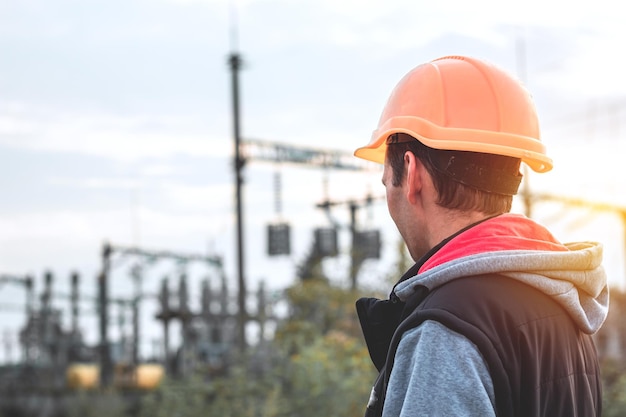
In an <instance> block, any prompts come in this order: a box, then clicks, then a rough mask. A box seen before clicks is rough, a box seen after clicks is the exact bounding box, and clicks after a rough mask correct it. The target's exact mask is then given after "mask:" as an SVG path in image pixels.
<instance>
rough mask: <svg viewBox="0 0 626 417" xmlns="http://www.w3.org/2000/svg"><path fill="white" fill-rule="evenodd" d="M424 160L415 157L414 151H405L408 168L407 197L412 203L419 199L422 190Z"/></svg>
mask: <svg viewBox="0 0 626 417" xmlns="http://www.w3.org/2000/svg"><path fill="white" fill-rule="evenodd" d="M423 168H424V165H422V161H420V160H419V159H417V158H416V157H415V154H414V153H413V152H408V151H407V152H405V153H404V169H405V170H406V172H405V174H406V177H405V178H406V186H407V188H406V198H407V200H408V201H409V202H410V203H415V202H416V201H417V198H418V195H419V193H420V192H421V191H422V182H423V180H424V179H423V175H424V174H423Z"/></svg>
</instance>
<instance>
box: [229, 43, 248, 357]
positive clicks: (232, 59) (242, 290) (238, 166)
mask: <svg viewBox="0 0 626 417" xmlns="http://www.w3.org/2000/svg"><path fill="white" fill-rule="evenodd" d="M228 63H229V65H230V70H231V81H232V105H233V138H234V140H235V159H234V163H233V167H234V170H235V206H236V213H237V214H236V215H237V282H238V285H239V288H238V293H237V303H238V313H237V331H238V337H237V344H238V347H239V351H240V353H242V354H243V353H245V351H246V345H247V343H246V323H247V320H248V313H247V309H246V278H245V271H244V250H243V249H244V245H243V234H244V233H243V209H242V206H243V204H242V201H241V200H242V187H243V175H242V170H243V167H244V165H245V159H244V158H243V157H242V156H241V132H240V129H239V127H240V122H239V70H240V69H241V64H242V60H241V57H240V56H239V54H238V53H237V52H233V53H232V54H231V55H230V56H229V58H228Z"/></svg>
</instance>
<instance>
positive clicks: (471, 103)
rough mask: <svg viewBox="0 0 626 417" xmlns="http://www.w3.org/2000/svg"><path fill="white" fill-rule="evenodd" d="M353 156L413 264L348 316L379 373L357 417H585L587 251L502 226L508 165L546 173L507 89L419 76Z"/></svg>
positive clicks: (593, 267) (529, 224)
mask: <svg viewBox="0 0 626 417" xmlns="http://www.w3.org/2000/svg"><path fill="white" fill-rule="evenodd" d="M355 155H356V156H357V157H360V158H364V159H367V160H371V161H375V162H379V163H383V164H384V169H383V176H382V182H383V185H384V187H385V189H386V195H387V205H388V208H389V213H390V215H391V217H392V219H393V220H394V222H395V224H396V226H397V228H398V230H399V232H400V234H401V236H402V238H403V239H404V241H405V243H406V245H407V248H408V250H409V253H410V254H411V256H412V258H413V259H414V260H415V262H416V263H415V265H414V266H413V267H411V268H410V269H409V270H408V271H407V272H406V273H405V274H404V275H403V276H402V277H400V279H399V281H398V283H397V284H396V285H395V286H394V288H393V291H392V292H391V294H390V296H389V299H387V300H377V299H374V298H363V299H360V300H358V301H357V311H358V314H359V319H360V321H361V325H362V329H363V334H364V336H365V340H366V342H367V345H368V349H369V352H370V356H371V358H372V361H373V362H374V365H375V366H376V367H377V368H378V370H379V371H380V375H379V377H378V379H377V380H376V382H375V384H374V388H373V390H372V394H371V397H370V400H369V404H368V406H367V411H366V416H381V415H382V416H383V417H396V416H403V417H408V416H499V417H501V416H587V417H588V416H599V415H600V412H601V405H602V398H601V380H600V370H599V365H598V359H597V354H596V349H595V346H594V342H593V340H592V336H591V335H592V334H594V333H595V332H596V331H598V329H599V328H600V326H601V325H602V323H603V322H604V320H605V318H606V315H607V312H608V287H607V280H606V275H605V272H604V269H603V267H602V265H601V262H602V246H601V245H600V244H598V243H593V242H582V243H571V244H563V243H561V242H559V241H558V240H557V239H556V238H555V237H553V235H552V234H551V233H550V232H549V231H548V230H546V228H544V227H543V226H541V225H539V224H538V223H536V222H534V221H533V220H531V219H529V218H527V217H525V216H523V215H517V214H511V213H510V210H511V204H512V198H513V195H515V194H516V192H517V191H518V187H519V185H520V182H521V179H522V175H521V174H520V164H521V162H524V163H525V164H527V165H528V166H529V167H530V168H532V169H533V170H534V171H536V172H546V171H548V170H550V169H551V168H552V160H551V159H550V158H549V157H548V156H546V152H545V148H544V145H543V144H542V142H541V141H540V135H539V124H538V121H537V115H536V110H535V106H534V103H533V101H532V98H531V96H530V95H529V93H528V92H527V90H526V89H525V88H524V87H523V86H522V85H521V83H520V82H518V81H517V80H516V79H515V78H514V77H512V76H510V75H509V74H507V73H506V72H504V71H503V70H501V69H499V68H498V67H496V66H494V65H493V64H490V63H487V62H485V61H482V60H479V59H474V58H470V57H463V56H448V57H444V58H440V59H436V60H434V61H432V62H429V63H426V64H423V65H420V66H418V67H416V68H414V69H413V70H411V71H410V72H409V73H408V74H407V75H406V76H405V77H404V78H403V79H402V80H401V81H400V82H399V83H398V85H397V86H396V87H395V89H394V90H393V92H392V94H391V96H390V98H389V100H388V102H387V104H386V106H385V108H384V110H383V113H382V116H381V118H380V122H379V125H378V128H377V129H376V130H375V131H374V134H373V136H372V140H371V142H370V143H369V144H368V145H367V146H364V147H361V148H359V149H357V150H356V151H355Z"/></svg>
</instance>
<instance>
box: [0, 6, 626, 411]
mask: <svg viewBox="0 0 626 417" xmlns="http://www.w3.org/2000/svg"><path fill="white" fill-rule="evenodd" d="M622 20H623V19H622V18H621V16H620V13H619V12H618V10H617V9H616V5H615V4H614V2H612V1H609V0H599V1H596V2H593V4H591V3H583V2H566V1H560V0H556V1H551V2H545V1H544V2H541V1H538V0H531V1H526V2H502V1H495V0H493V1H490V0H478V1H474V2H464V1H440V2H425V1H408V0H407V1H403V0H390V1H386V2H380V1H372V0H362V1H358V2H357V1H341V2H338V1H329V0H318V1H309V0H300V1H297V2H296V1H285V0H282V1H281V0H239V1H237V0H230V1H228V0H124V1H121V0H108V1H100V0H92V1H89V2H85V1H82V2H79V1H76V0H47V1H43V0H2V2H0V173H1V174H2V175H0V190H1V195H0V201H1V202H2V204H0V331H1V333H0V340H1V341H2V343H1V344H0V364H2V367H1V370H2V373H1V374H0V389H2V390H4V394H5V395H3V397H5V398H8V399H7V400H6V401H4V402H3V404H2V407H3V408H2V410H3V411H4V412H5V414H6V415H7V416H8V415H71V412H72V411H71V410H76V409H80V404H83V403H80V401H79V400H81V399H84V398H83V397H80V398H79V399H78V400H76V401H78V403H77V404H79V405H76V406H75V407H74V408H72V407H70V406H68V405H67V403H66V402H65V400H62V399H63V398H69V397H72V398H78V397H77V395H78V394H77V393H78V392H81V393H83V392H87V393H88V394H87V395H97V396H98V398H100V399H102V398H105V400H103V401H102V402H103V405H102V407H100V408H101V409H104V410H105V411H106V413H108V414H106V415H114V414H115V413H117V412H118V411H115V412H114V411H112V410H111V409H107V408H106V407H105V405H107V404H108V405H110V404H112V403H117V401H118V400H119V398H118V397H115V398H116V400H115V401H109V400H110V398H109V397H106V395H113V394H112V392H114V391H111V390H112V389H113V388H116V389H118V390H120V391H119V392H126V393H127V392H133V393H135V394H136V395H134V396H132V400H131V403H132V404H134V406H133V407H130V408H129V407H128V406H127V403H125V402H124V401H122V400H120V401H121V402H120V404H122V405H121V406H120V407H121V408H120V410H122V411H119V413H124V412H128V413H134V415H139V414H140V413H141V412H143V413H148V412H150V413H152V414H151V415H157V414H155V413H156V411H155V410H157V409H159V407H160V410H161V411H162V412H165V411H163V410H166V409H167V408H166V407H165V406H164V405H163V404H164V403H163V402H161V403H158V402H155V403H154V404H157V403H158V404H160V405H159V407H157V408H150V403H148V405H146V404H147V403H146V402H145V398H149V399H151V401H152V400H154V397H150V396H148V397H146V396H145V395H144V394H145V392H154V391H155V390H161V391H160V395H161V397H159V398H161V400H162V401H165V400H163V398H166V399H167V398H168V396H167V395H166V394H164V392H166V393H169V394H168V395H173V398H181V397H184V398H188V395H189V392H191V391H193V392H197V390H198V389H199V388H198V386H201V387H204V388H202V389H207V390H209V391H210V392H204V391H203V393H202V395H201V397H202V398H203V400H202V401H200V402H199V404H201V406H198V407H199V409H204V410H206V407H208V406H207V405H206V404H207V403H209V404H213V405H211V406H214V407H217V405H216V404H218V403H219V401H217V400H215V399H216V398H220V399H224V398H230V397H228V395H232V396H234V397H235V398H249V399H254V401H253V400H251V401H252V402H251V404H252V405H250V409H248V408H245V409H239V410H238V411H232V409H228V410H230V411H224V410H226V408H225V409H221V410H222V411H220V412H221V413H222V414H221V415H231V414H228V413H229V412H230V413H232V415H239V416H243V415H276V416H278V415H293V414H289V413H293V410H300V411H299V412H300V414H297V415H303V416H304V415H305V414H304V411H301V410H304V409H306V408H307V406H306V404H305V403H298V404H291V403H289V399H292V398H295V397H298V395H300V397H301V398H302V396H303V394H302V393H300V394H297V393H298V391H297V390H295V388H293V387H294V386H295V387H298V386H300V385H298V383H296V382H294V381H300V382H302V381H301V380H300V379H297V375H298V374H297V372H296V371H294V369H300V368H298V365H297V364H294V362H293V360H294V358H295V357H298V358H300V359H299V360H302V358H306V357H307V356H306V354H305V353H306V352H309V351H307V350H306V349H304V347H305V346H308V347H311V346H313V348H314V347H315V346H316V345H315V343H313V342H312V341H320V340H321V341H322V342H320V343H322V345H323V347H322V348H320V349H321V350H318V351H315V352H318V353H319V352H325V354H326V355H327V356H328V357H329V358H333V357H335V358H340V357H343V356H342V355H345V357H346V358H351V359H346V361H345V362H346V363H352V362H350V361H351V360H354V358H359V360H362V361H363V362H358V364H357V365H355V366H356V368H349V369H344V370H343V371H342V372H344V379H343V380H342V382H341V384H344V385H345V384H347V386H345V387H344V388H345V389H346V392H349V393H352V395H354V396H355V399H354V404H352V403H350V402H349V401H347V402H346V401H344V403H350V407H352V408H351V409H350V410H342V411H338V410H337V409H329V410H327V411H328V415H360V414H361V411H362V409H363V407H364V404H365V403H366V402H367V394H368V393H369V388H370V380H369V379H367V378H370V377H371V378H373V376H372V375H371V372H373V371H372V370H371V369H369V368H367V367H368V366H369V365H368V364H367V352H366V351H364V350H363V346H362V341H361V340H360V338H359V337H360V336H359V335H358V329H357V330H355V326H356V323H354V322H353V321H354V320H355V318H354V317H353V315H354V313H353V311H352V310H351V309H352V305H353V302H354V300H355V299H356V297H357V296H358V295H360V294H367V295H372V294H378V295H380V294H382V295H383V296H384V295H385V294H386V293H388V291H389V290H390V288H391V285H392V283H393V279H394V277H397V276H398V272H399V271H400V270H401V269H402V267H403V266H404V265H406V264H407V263H408V259H407V258H406V253H404V249H403V246H402V244H401V242H400V238H399V235H398V233H397V230H396V228H395V225H393V223H392V222H391V220H390V219H389V216H388V214H387V209H386V206H385V202H384V198H383V196H384V190H383V187H382V185H381V183H380V176H381V172H382V170H381V167H379V166H372V165H369V164H365V163H363V162H360V161H358V160H356V159H355V158H352V157H351V153H352V151H353V150H354V149H355V148H356V147H358V146H362V145H363V144H365V143H367V142H368V141H369V138H370V134H371V132H372V130H374V129H375V127H376V125H377V121H378V117H379V115H380V112H381V111H382V108H383V106H384V104H385V101H386V100H387V97H388V96H389V94H390V92H391V90H392V89H393V87H394V86H395V84H396V83H397V82H398V81H399V80H400V78H401V77H402V76H403V75H404V74H405V73H406V72H408V71H409V70H410V69H411V68H413V67H414V66H416V65H418V64H421V63H423V62H426V61H429V60H432V59H435V58H438V57H440V56H444V55H458V54H460V55H471V56H476V57H479V58H484V59H487V60H490V61H492V62H494V63H495V64H497V65H499V66H501V67H503V68H505V69H507V70H508V71H510V72H511V73H513V74H515V75H516V76H518V77H519V78H520V79H521V80H522V81H523V82H524V83H525V84H526V85H527V86H528V88H529V90H530V91H531V92H532V94H533V96H534V99H535V101H536V105H537V109H538V112H539V116H540V123H541V127H542V135H543V137H542V140H543V142H544V143H545V144H546V147H547V150H548V154H549V155H550V156H551V157H552V158H553V159H554V162H555V165H554V169H553V170H552V171H551V172H549V173H547V174H541V175H539V174H534V173H532V172H528V173H526V177H525V183H524V192H523V193H521V194H520V195H519V196H517V197H516V199H515V204H514V211H515V212H519V213H524V214H526V215H528V216H530V217H532V218H534V219H535V220H537V221H538V222H539V223H541V224H543V225H545V226H547V227H548V228H549V229H550V230H551V231H552V232H553V233H554V235H555V236H556V237H557V238H558V239H559V240H561V241H564V242H569V241H575V240H593V241H600V242H602V243H603V245H604V250H605V267H606V269H607V272H608V274H609V279H610V283H611V286H612V289H613V294H614V296H615V297H620V296H621V291H622V290H623V287H624V284H625V282H624V281H625V280H624V278H625V276H624V275H625V269H624V264H625V262H626V258H625V253H626V249H625V241H624V235H625V232H624V230H625V229H624V227H625V225H624V222H625V221H626V214H625V213H626V197H625V196H624V187H625V185H624V182H623V180H622V178H623V173H622V171H621V168H622V167H623V165H624V163H623V158H624V155H626V149H625V148H626V145H625V141H624V140H623V137H624V135H626V83H625V82H624V81H623V78H624V76H623V74H625V73H626V58H624V56H623V54H621V49H622V43H623V40H624V39H626V28H625V27H624V25H623V22H622ZM237 178H240V181H239V182H238V181H237ZM237 196H239V198H237ZM320 281H321V282H323V283H324V285H322V286H321V287H320V286H319V285H318V284H319V282H320ZM309 285H312V287H309ZM313 295H315V296H316V297H317V298H315V297H313V298H311V297H312V296H313ZM319 299H325V300H333V303H334V304H333V303H331V305H330V306H329V305H326V306H324V307H320V306H319ZM320 309H321V310H320ZM329 309H330V310H329ZM619 309H620V303H619V301H617V302H614V303H613V304H612V312H611V314H612V316H615V317H617V319H615V322H614V321H613V319H612V318H610V320H609V322H608V323H607V326H605V329H607V330H606V331H605V333H603V334H602V335H600V336H599V337H598V346H599V350H600V351H601V354H602V355H603V358H608V359H607V361H608V360H609V359H610V363H611V365H610V366H611V368H610V369H609V370H608V371H607V375H611V376H612V377H613V379H612V380H611V382H612V383H615V381H617V380H619V377H620V375H621V363H622V356H623V355H622V345H623V343H622V342H621V340H622V334H623V332H622V331H621V330H620V328H619V311H620V310H619ZM320 311H323V312H324V317H323V318H319V317H318V316H317V315H318V314H321V313H320ZM329 311H331V312H332V314H330V313H329ZM329 314H330V315H329ZM316 317H318V318H319V320H318V318H316ZM329 317H331V318H329ZM307 323H308V324H307ZM311 323H314V324H315V325H314V326H313V327H312V328H308V327H307V326H308V325H311ZM338 329H339V330H341V331H339V330H338ZM288 335H291V336H293V335H305V336H302V337H303V338H302V339H301V340H300V339H298V340H299V341H298V340H296V339H297V338H296V337H292V338H290V336H288ZM315 335H317V336H319V337H317V336H315ZM277 341H279V342H280V343H282V344H280V346H279V347H277V345H276V344H275V343H276V342H277ZM324 343H326V344H324ZM351 343H354V344H351ZM294 346H296V347H294ZM624 346H626V345H624ZM318 347H319V346H318ZM281 349H285V350H284V351H283V350H281ZM290 349H291V350H290ZM324 349H330V351H327V350H324ZM268 352H273V353H274V356H278V357H279V358H282V359H276V358H275V357H274V356H272V353H268ZM276 352H279V353H280V354H277V353H276ZM329 352H330V353H329ZM295 353H298V355H300V356H297V355H295ZM309 353H310V354H311V355H312V356H311V357H310V358H309V359H310V361H305V362H304V364H303V363H300V366H302V368H301V369H302V370H303V372H304V374H303V375H310V374H311V372H313V373H314V372H322V371H323V374H324V375H326V377H328V378H331V376H332V372H333V367H332V366H330V365H328V364H327V365H328V368H326V367H324V366H322V367H321V368H320V367H319V366H318V367H316V366H313V365H312V364H315V363H317V362H315V361H317V360H318V359H319V358H318V356H315V354H313V353H311V352H309ZM268 355H269V356H268ZM269 357H273V358H274V359H273V360H275V362H273V361H270V360H268V359H267V358H269ZM285 358H287V359H285ZM316 358H317V359H316ZM270 363H271V364H275V363H280V364H281V365H280V366H277V367H276V366H273V365H272V366H269V365H268V364H270ZM324 363H326V362H324ZM259 364H265V365H266V366H265V367H263V366H260V365H259ZM327 365H325V366H327ZM311 366H312V368H309V367H311ZM250 367H252V368H250ZM267 367H269V369H270V370H272V372H277V371H276V370H277V369H279V370H280V372H279V373H281V374H282V375H283V376H284V375H286V374H288V375H291V376H292V377H293V378H294V379H290V384H289V385H290V387H291V389H292V390H295V391H289V390H287V389H286V388H285V387H284V385H281V384H280V383H277V382H276V380H275V379H272V378H270V382H268V381H266V380H264V379H262V378H261V377H259V378H257V379H256V381H262V383H261V382H259V384H260V385H259V386H262V387H266V388H264V389H260V388H258V387H256V388H254V389H253V388H250V387H249V386H248V385H247V384H249V383H251V380H252V379H254V378H245V377H240V375H241V374H238V373H237V372H236V370H237V369H239V370H240V371H241V373H242V374H243V375H246V374H249V373H250V372H252V371H251V370H250V369H255V372H256V373H254V375H261V376H262V377H263V378H266V377H267V376H268V375H269V374H271V373H272V372H269V371H268V369H266V368H267ZM287 369H290V371H287ZM320 369H321V371H320ZM305 371H306V372H305ZM335 371H338V369H335ZM290 372H291V373H290ZM293 372H295V373H293ZM345 373H348V374H350V375H352V376H353V377H354V378H355V381H354V382H355V384H357V382H358V384H357V385H358V386H359V387H358V389H357V388H355V387H353V386H351V385H349V384H348V382H350V381H348V382H346V381H345ZM238 375H239V376H238ZM362 375H367V378H365V379H363V378H361V376H362ZM193 378H199V380H200V381H202V382H201V383H199V384H196V385H194V383H192V382H189V381H191V380H193ZM224 378H235V379H234V381H235V382H236V384H237V386H239V387H242V388H241V389H242V391H241V392H239V391H237V392H236V393H232V392H231V393H230V394H228V395H227V394H225V393H224V392H222V391H220V387H221V385H219V384H220V383H222V382H223V381H224V380H228V379H224ZM309 378H310V377H309ZM305 379H307V378H305ZM25 381H26V382H25ZM89 381H91V382H89ZM146 381H147V382H146ZM181 381H182V382H181ZM220 381H222V382H220ZM229 381H231V382H232V381H233V380H232V379H231V380H229ZM320 381H326V380H320ZM332 381H335V380H333V379H332V378H331V379H329V380H328V381H326V382H320V384H323V385H326V387H335V385H333V384H334V383H333V382H332ZM372 381H373V379H372ZM302 383H303V384H304V382H302ZM335 383H336V384H339V382H337V381H335ZM168 384H187V385H176V386H175V387H173V386H172V385H168ZM614 386H615V387H617V388H615V389H616V390H617V391H616V393H617V392H619V389H620V388H619V387H618V385H617V384H612V385H611V387H614ZM16 387H23V388H24V389H23V390H20V391H19V392H18V391H15V390H16ZM181 387H182V388H181ZM231 387H232V385H231ZM246 387H247V388H246ZM267 387H270V388H267ZM277 387H278V388H277ZM301 388H302V392H306V393H307V396H312V397H311V398H313V399H315V398H317V399H318V400H319V398H325V401H326V403H327V404H335V403H333V402H332V401H327V400H328V398H329V397H315V396H314V395H313V394H312V393H314V392H316V391H315V389H313V388H315V387H310V386H308V385H306V384H305V385H302V387H301ZM318 388H319V387H318ZM247 389H251V390H252V391H254V392H255V393H256V394H253V393H251V392H250V391H246V390H247ZM611 389H613V388H611ZM7 390H8V391H7ZM12 390H13V391H12ZM190 390H191V391H190ZM194 390H195V391H194ZM255 390H256V391H255ZM609 391H610V394H611V395H613V394H614V393H613V391H611V390H609ZM7 392H10V393H12V395H10V396H8V395H7V394H6V393H7ZM337 392H340V391H338V390H337V388H335V392H334V394H333V392H332V390H331V392H325V393H324V394H323V395H326V396H333V395H334V397H333V398H336V397H337V396H338V395H337ZM172 393H174V394H172ZM33 395H34V396H36V397H37V398H39V401H38V402H36V405H33V404H34V403H33V400H32V398H33ZM81 395H82V394H81ZM237 395H238V396H239V397H237ZM319 395H322V394H319ZM346 395H347V394H346ZM615 396H616V398H617V397H618V395H617V394H615ZM268 398H270V399H271V398H273V399H274V400H268ZM276 398H278V399H281V400H280V401H279V400H277V399H276ZM343 398H346V397H345V395H344V397H343ZM340 399H341V398H340ZM89 401H91V400H89ZM89 401H87V403H89ZM142 401H143V402H142ZM154 401H156V400H154ZM172 401H173V403H176V402H175V401H174V400H172ZM272 401H273V402H272ZM303 401H304V400H303ZM336 402H337V401H336ZM187 403H189V401H187ZM287 403H289V404H288V405H286V404H287ZM340 403H341V401H338V402H337V404H335V405H332V406H337V407H340V406H345V404H340ZM24 404H28V405H24ZM138 404H143V405H141V406H140V405H138ZM231 404H232V402H231ZM187 405H188V404H187ZM179 406H180V407H183V405H181V404H179ZM220 406H221V405H220ZM330 406H331V405H329V407H330ZM76 407H79V408H76ZM103 407H104V408H103ZM203 407H204V408H203ZM289 407H291V408H289ZM96 408H97V407H96ZM227 408H228V407H227ZM6 410H10V411H6ZM68 410H69V411H68ZM81 410H82V411H81V412H80V413H79V414H77V415H87V414H88V413H87V412H86V411H85V409H81ZM128 410H130V411H128ZM142 410H143V411H142ZM179 410H180V408H179ZM250 410H254V411H250ZM318 411H319V410H318ZM609 411H610V409H609ZM92 412H95V411H93V410H92ZM7 413H8V414H7ZM20 413H21V414H20ZM81 413H82V414H81ZM86 413H87V414H86ZM281 413H282V414H281ZM352 413H354V414H352ZM322 414H323V413H322ZM0 415H1V414H0ZM120 415H122V414H120ZM164 415H172V414H164ZM182 415H193V411H188V412H184V413H183V414H182ZM317 415H319V414H317ZM616 415H619V414H616Z"/></svg>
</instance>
